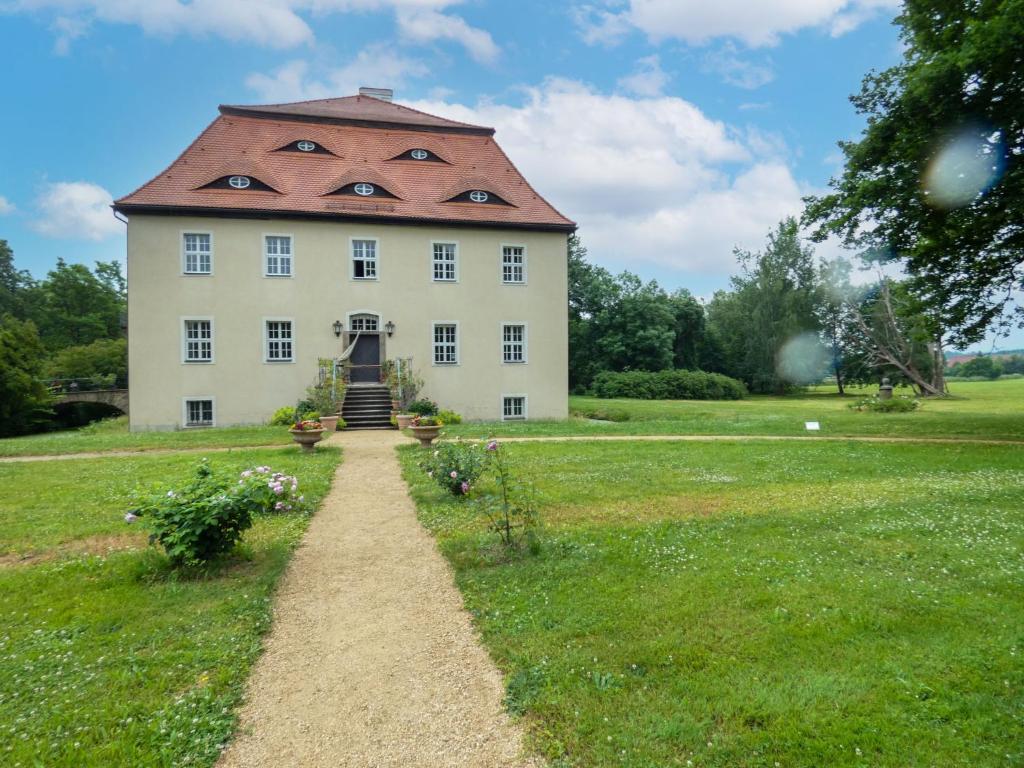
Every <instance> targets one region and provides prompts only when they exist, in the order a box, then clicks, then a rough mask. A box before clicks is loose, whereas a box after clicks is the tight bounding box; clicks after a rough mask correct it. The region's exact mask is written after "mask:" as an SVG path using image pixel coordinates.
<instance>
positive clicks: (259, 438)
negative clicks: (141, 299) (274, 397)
mask: <svg viewBox="0 0 1024 768" xmlns="http://www.w3.org/2000/svg"><path fill="white" fill-rule="evenodd" d="M289 442H291V435H289V434H288V430H287V429H285V428H284V427H216V428H212V429H183V430H180V431H177V432H129V431H128V419H127V418H125V417H121V418H118V419H107V420H104V421H101V422H95V423H93V424H90V425H89V426H87V427H83V428H82V429H73V430H67V431H64V432H45V433H43V434H40V435H27V436H25V437H9V438H5V439H0V456H41V455H45V454H64V453H83V452H94V451H154V450H180V449H182V448H242V447H251V446H264V445H285V444H287V443H289Z"/></svg>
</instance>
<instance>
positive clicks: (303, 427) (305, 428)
mask: <svg viewBox="0 0 1024 768" xmlns="http://www.w3.org/2000/svg"><path fill="white" fill-rule="evenodd" d="M323 428H324V425H323V424H321V423H320V422H319V421H317V420H316V419H303V420H302V421H297V422H295V423H294V424H292V429H297V430H299V431H300V432H311V431H313V430H315V429H323Z"/></svg>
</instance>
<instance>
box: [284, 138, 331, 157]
mask: <svg viewBox="0 0 1024 768" xmlns="http://www.w3.org/2000/svg"><path fill="white" fill-rule="evenodd" d="M276 151H277V152H295V153H296V154H299V155H333V154H334V153H333V152H331V151H330V150H329V149H327V148H326V147H324V145H323V144H320V143H319V142H316V141H313V140H312V139H296V140H295V141H292V142H289V143H288V144H285V145H284V146H283V147H278V148H277V150H276Z"/></svg>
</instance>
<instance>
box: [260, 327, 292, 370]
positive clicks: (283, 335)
mask: <svg viewBox="0 0 1024 768" xmlns="http://www.w3.org/2000/svg"><path fill="white" fill-rule="evenodd" d="M264 332H265V338H264V341H265V343H266V350H267V361H268V362H274V363H290V362H291V361H292V359H293V358H292V341H293V338H292V321H291V320H267V321H266V326H265V329H264Z"/></svg>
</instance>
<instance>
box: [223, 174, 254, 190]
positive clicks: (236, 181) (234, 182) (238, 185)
mask: <svg viewBox="0 0 1024 768" xmlns="http://www.w3.org/2000/svg"><path fill="white" fill-rule="evenodd" d="M251 183H252V181H251V180H250V179H249V177H248V176H232V177H231V178H230V179H228V184H230V185H231V186H232V187H234V188H235V189H248V188H249V185H250V184H251Z"/></svg>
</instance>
